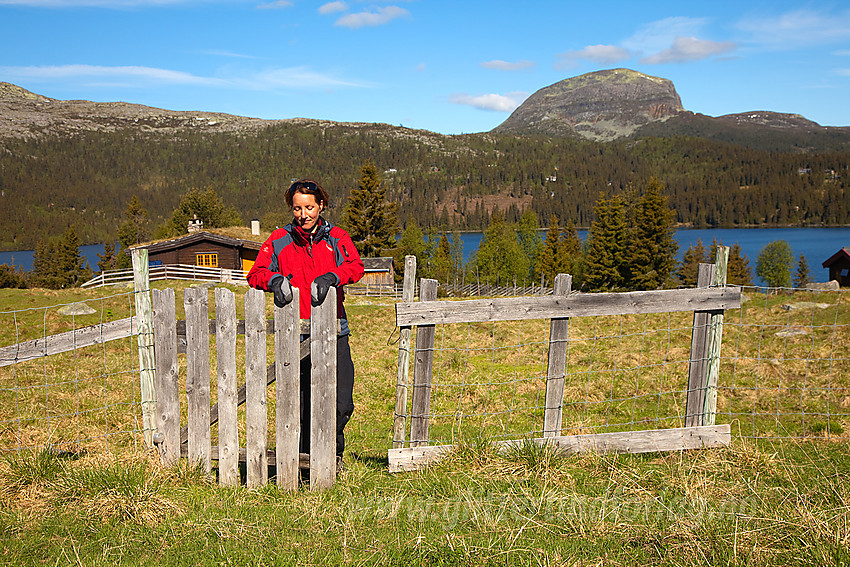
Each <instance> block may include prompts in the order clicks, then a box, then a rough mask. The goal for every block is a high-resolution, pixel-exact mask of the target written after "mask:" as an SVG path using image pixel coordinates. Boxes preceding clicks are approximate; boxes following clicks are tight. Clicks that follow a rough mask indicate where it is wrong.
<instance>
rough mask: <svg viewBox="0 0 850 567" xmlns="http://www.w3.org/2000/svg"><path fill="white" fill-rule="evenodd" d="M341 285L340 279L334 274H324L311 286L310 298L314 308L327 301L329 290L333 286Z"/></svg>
mask: <svg viewBox="0 0 850 567" xmlns="http://www.w3.org/2000/svg"><path fill="white" fill-rule="evenodd" d="M336 285H339V278H338V277H337V275H336V274H334V273H333V272H328V273H327V274H322V275H321V276H319V277H318V278H316V279H315V280H313V285H311V286H310V298H311V299H312V300H313V306H314V307H315V306H316V305H321V304H322V303H323V302H324V301H325V296H327V295H328V290H329V289H330V288H331V286H336Z"/></svg>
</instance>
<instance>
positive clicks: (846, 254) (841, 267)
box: [822, 246, 850, 287]
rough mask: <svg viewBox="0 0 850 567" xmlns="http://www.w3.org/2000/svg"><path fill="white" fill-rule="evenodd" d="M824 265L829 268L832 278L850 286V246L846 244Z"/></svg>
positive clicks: (841, 284) (844, 285) (842, 284)
mask: <svg viewBox="0 0 850 567" xmlns="http://www.w3.org/2000/svg"><path fill="white" fill-rule="evenodd" d="M822 265H823V267H824V268H828V269H829V279H830V280H836V281H837V282H838V285H840V286H841V287H848V286H850V247H848V246H845V247H844V248H842V249H841V250H839V251H838V252H836V253H835V254H833V255H832V256H830V257H829V259H827V260H826V261H824V263H823V264H822Z"/></svg>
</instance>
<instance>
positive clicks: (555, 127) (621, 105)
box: [493, 69, 684, 141]
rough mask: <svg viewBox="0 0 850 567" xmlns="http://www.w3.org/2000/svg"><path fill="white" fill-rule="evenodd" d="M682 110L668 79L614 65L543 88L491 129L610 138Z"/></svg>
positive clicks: (507, 131) (501, 131)
mask: <svg viewBox="0 0 850 567" xmlns="http://www.w3.org/2000/svg"><path fill="white" fill-rule="evenodd" d="M683 111H684V109H683V108H682V101H681V99H680V98H679V94H678V93H677V92H676V88H675V87H674V86H673V83H672V82H670V81H669V80H667V79H662V78H659V77H651V76H649V75H644V74H643V73H638V72H637V71H632V70H630V69H612V70H608V71H597V72H595V73H587V74H585V75H581V76H579V77H573V78H571V79H565V80H563V81H560V82H558V83H555V84H554V85H550V86H548V87H545V88H543V89H540V90H539V91H537V92H536V93H534V94H533V95H531V96H530V97H528V99H527V100H526V101H525V102H523V103H522V104H521V105H520V107H519V108H517V109H516V110H515V111H514V112H513V114H511V116H510V117H509V118H508V119H507V120H505V121H504V122H503V123H502V124H500V125H499V126H497V127H496V128H495V129H494V130H493V133H498V134H544V135H547V136H576V135H578V136H582V137H584V138H588V139H591V140H597V141H610V140H614V139H617V138H622V137H626V136H629V135H630V134H632V133H634V132H635V131H636V130H637V129H638V128H639V127H641V126H643V125H644V124H647V123H650V122H656V121H664V120H667V119H669V118H670V117H672V116H676V115H677V114H679V113H680V112H683Z"/></svg>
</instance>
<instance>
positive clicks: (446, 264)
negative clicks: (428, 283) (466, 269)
mask: <svg viewBox="0 0 850 567" xmlns="http://www.w3.org/2000/svg"><path fill="white" fill-rule="evenodd" d="M431 267H432V272H433V275H434V278H435V279H436V280H437V281H440V282H443V283H452V279H453V277H454V266H453V261H452V250H451V245H450V244H449V237H448V236H446V234H445V233H443V235H442V236H441V237H440V242H439V244H437V247H436V249H435V250H434V257H433V258H432V261H431Z"/></svg>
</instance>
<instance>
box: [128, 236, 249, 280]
mask: <svg viewBox="0 0 850 567" xmlns="http://www.w3.org/2000/svg"><path fill="white" fill-rule="evenodd" d="M262 245H263V243H262V242H254V241H253V240H242V239H239V238H232V237H230V236H223V235H221V234H214V233H212V232H206V231H200V232H193V233H190V234H186V235H183V236H179V237H177V238H173V239H171V240H166V241H163V242H156V243H154V244H145V245H142V246H140V247H139V248H147V249H148V264H149V265H150V266H151V267H153V266H169V265H175V264H182V265H186V266H204V267H209V268H224V269H227V270H245V271H246V272H247V271H248V270H250V269H251V266H253V265H254V262H255V261H256V260H257V254H258V253H259V251H260V247H261V246H262Z"/></svg>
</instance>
